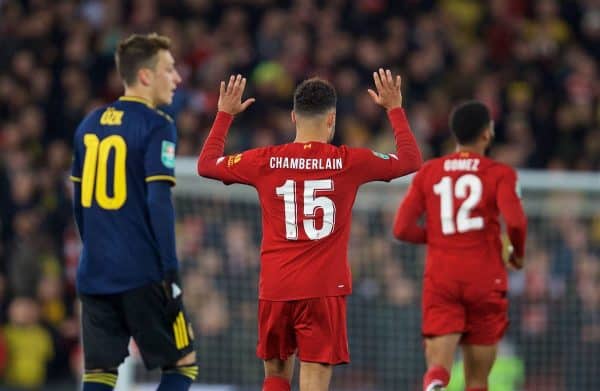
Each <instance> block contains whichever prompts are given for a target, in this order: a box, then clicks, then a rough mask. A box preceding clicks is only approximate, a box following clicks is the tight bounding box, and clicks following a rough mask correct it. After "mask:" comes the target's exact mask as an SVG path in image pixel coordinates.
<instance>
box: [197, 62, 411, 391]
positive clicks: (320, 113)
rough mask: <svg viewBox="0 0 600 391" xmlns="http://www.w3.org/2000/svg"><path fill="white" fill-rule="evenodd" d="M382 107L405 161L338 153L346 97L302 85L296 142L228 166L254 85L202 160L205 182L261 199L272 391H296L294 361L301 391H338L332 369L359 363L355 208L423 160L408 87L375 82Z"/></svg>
mask: <svg viewBox="0 0 600 391" xmlns="http://www.w3.org/2000/svg"><path fill="white" fill-rule="evenodd" d="M373 78H374V81H375V86H376V89H377V92H375V91H373V90H369V94H370V95H371V97H372V98H373V100H374V101H375V102H376V103H377V104H379V105H381V106H382V107H384V108H385V109H386V110H387V114H388V118H389V120H390V122H391V124H392V127H393V129H394V136H395V139H396V153H395V154H383V153H379V152H374V151H371V150H370V149H366V148H350V147H347V146H341V147H337V146H333V145H331V144H329V142H330V141H331V140H332V138H333V133H334V128H335V118H336V117H335V105H336V94H335V90H334V88H333V87H332V86H331V85H330V84H329V83H328V82H326V81H324V80H321V79H316V78H313V79H309V80H305V81H304V82H302V83H301V84H300V85H299V86H298V87H297V88H296V91H295V93H294V109H293V111H292V113H291V117H292V121H293V122H294V123H295V124H296V139H295V140H294V142H291V143H287V144H283V145H277V146H269V147H264V148H257V149H252V150H248V151H245V152H243V153H240V154H235V155H231V156H223V149H224V145H225V138H226V136H227V131H228V129H229V126H230V125H231V122H232V120H233V116H234V115H236V114H238V113H240V112H242V111H244V109H246V108H247V107H248V106H249V105H250V104H251V103H252V99H248V100H246V101H244V102H243V103H242V102H241V96H242V93H243V91H244V87H245V83H246V80H245V79H243V78H242V77H241V76H240V75H238V76H237V77H234V76H232V77H231V78H230V80H229V83H228V85H227V86H226V85H225V83H224V82H222V83H221V92H220V97H219V103H218V109H219V112H218V113H217V117H216V118H215V121H214V124H213V127H212V129H211V131H210V134H209V135H208V137H207V139H206V141H205V143H204V147H203V149H202V152H201V154H200V157H199V159H198V173H199V174H200V175H202V176H206V177H209V178H214V179H219V180H221V181H223V182H225V183H226V184H229V183H243V184H247V185H250V186H253V187H255V188H256V189H257V192H258V196H259V200H260V205H261V209H262V229H263V238H262V246H261V271H260V282H259V304H258V319H259V336H258V346H257V355H258V357H260V358H262V359H263V360H264V365H265V381H264V385H263V390H265V391H284V390H285V391H289V390H290V381H291V379H292V374H293V365H294V357H295V356H298V359H299V360H300V362H301V363H300V390H302V391H323V390H327V389H328V387H329V382H330V379H331V373H332V366H333V365H336V364H342V363H347V362H349V353H348V341H347V333H346V296H347V295H348V294H350V293H351V290H352V287H351V281H352V279H351V276H350V269H349V267H348V262H347V247H348V238H349V235H350V226H351V217H352V205H353V204H354V199H355V197H356V193H357V191H358V188H359V187H360V185H362V184H364V183H367V182H371V181H389V180H392V179H394V178H397V177H400V176H403V175H406V174H409V173H411V172H414V171H416V170H417V169H418V168H419V167H420V166H421V154H420V152H419V149H418V147H417V144H416V142H415V139H414V137H413V135H412V133H411V131H410V127H409V124H408V122H407V120H406V116H405V114H404V110H403V109H402V95H401V92H400V82H401V80H400V77H399V76H397V77H396V78H393V77H392V73H391V72H390V71H389V70H387V71H384V70H383V69H380V70H379V71H378V72H375V73H374V74H373Z"/></svg>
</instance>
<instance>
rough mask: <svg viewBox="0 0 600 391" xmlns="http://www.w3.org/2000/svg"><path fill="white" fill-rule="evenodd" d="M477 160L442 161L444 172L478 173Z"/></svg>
mask: <svg viewBox="0 0 600 391" xmlns="http://www.w3.org/2000/svg"><path fill="white" fill-rule="evenodd" d="M479 162H480V161H479V159H448V160H445V161H444V171H478V170H479Z"/></svg>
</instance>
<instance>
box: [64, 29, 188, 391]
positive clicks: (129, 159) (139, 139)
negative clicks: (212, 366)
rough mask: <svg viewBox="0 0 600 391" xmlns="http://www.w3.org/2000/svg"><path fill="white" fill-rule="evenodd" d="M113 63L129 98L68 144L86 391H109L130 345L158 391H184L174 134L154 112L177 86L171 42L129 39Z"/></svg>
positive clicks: (86, 123)
mask: <svg viewBox="0 0 600 391" xmlns="http://www.w3.org/2000/svg"><path fill="white" fill-rule="evenodd" d="M115 60H116V64H117V69H118V71H119V74H120V76H121V78H122V79H123V82H124V85H125V94H124V95H123V96H122V97H121V98H119V100H117V101H115V102H113V103H111V104H110V105H108V106H105V107H101V108H99V109H97V110H95V111H93V112H92V113H90V114H89V115H88V116H87V117H86V118H85V119H84V120H83V121H82V122H81V124H80V125H79V127H78V128H77V131H76V133H75V137H74V155H75V156H74V160H73V170H72V176H71V179H72V180H73V182H74V188H75V192H74V213H75V219H76V221H77V226H78V229H79V233H80V235H81V239H82V241H83V250H82V253H81V258H80V262H79V268H78V271H77V289H78V292H79V295H80V298H81V302H82V336H83V348H84V349H83V350H84V357H85V374H84V377H83V390H84V391H104V390H112V389H113V388H114V386H115V384H116V381H117V368H118V366H119V364H121V362H122V361H123V360H124V359H125V357H126V356H127V355H128V345H129V340H130V338H133V339H134V340H135V342H136V344H137V346H138V348H139V350H140V352H141V356H142V359H143V361H144V364H145V365H146V367H147V368H148V369H152V368H156V367H160V368H162V370H163V372H162V377H161V382H160V385H159V388H158V389H159V390H174V391H176V390H187V389H189V387H190V384H191V383H192V382H193V380H194V379H195V377H196V375H197V373H198V367H197V366H196V356H195V352H194V344H193V333H192V328H191V325H190V323H189V321H188V319H187V317H186V314H185V311H184V308H183V303H182V300H181V296H182V292H181V287H180V283H179V278H178V262H177V255H176V252H175V229H174V224H175V222H174V219H175V217H174V210H173V203H172V201H171V186H172V185H174V184H175V176H174V168H175V147H176V142H177V138H176V137H177V136H176V135H177V132H176V129H175V126H174V124H173V120H172V119H171V118H170V117H169V116H168V115H167V114H165V113H163V112H161V111H160V110H158V109H157V108H156V107H157V106H161V105H168V104H170V103H171V101H172V99H173V93H174V91H175V88H176V87H177V85H178V84H179V83H180V82H181V77H180V76H179V74H178V73H177V70H176V69H175V66H174V65H175V64H174V59H173V56H172V55H171V52H170V42H169V39H168V38H166V37H163V36H159V35H157V34H148V35H132V36H130V37H129V38H127V39H125V40H123V41H122V42H120V43H119V46H118V48H117V51H116V55H115Z"/></svg>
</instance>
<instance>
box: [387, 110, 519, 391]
mask: <svg viewBox="0 0 600 391" xmlns="http://www.w3.org/2000/svg"><path fill="white" fill-rule="evenodd" d="M450 127H451V130H452V133H453V134H454V137H455V139H456V142H457V144H458V146H457V150H456V152H455V153H452V154H450V155H447V156H444V157H441V158H438V159H433V160H430V161H429V162H427V163H426V164H424V165H423V167H422V168H421V169H420V170H419V172H418V173H417V174H416V175H415V177H414V179H413V182H412V184H411V186H410V189H409V191H408V194H407V195H406V197H405V198H404V200H403V201H402V203H401V205H400V208H399V210H398V213H397V215H396V219H395V222H394V236H395V237H396V238H398V239H400V240H404V241H407V242H412V243H426V244H427V261H426V266H425V275H424V283H423V304H422V309H423V326H422V327H423V337H424V338H425V356H426V360H427V368H428V370H427V373H426V374H425V376H424V379H423V389H424V390H426V391H432V390H443V389H444V387H445V386H446V385H447V384H448V381H449V378H450V375H449V371H450V368H451V366H452V361H453V358H454V353H455V350H456V347H457V345H458V344H459V343H461V344H462V347H463V354H464V365H465V379H466V384H467V391H481V390H487V378H488V375H489V372H490V370H491V368H492V365H493V363H494V360H495V357H496V345H497V343H498V341H499V340H500V339H501V338H502V336H503V335H504V331H505V330H506V327H507V326H508V317H507V308H508V303H507V298H506V289H507V272H506V267H505V264H504V262H503V259H502V244H501V240H500V231H501V229H500V222H499V219H498V215H499V214H502V217H503V218H504V222H505V224H506V230H507V234H508V237H509V239H510V242H511V244H512V253H511V255H510V259H508V263H509V264H510V265H512V267H514V268H521V267H522V266H523V254H524V249H525V236H526V230H527V219H526V217H525V214H524V213H523V208H522V206H521V201H520V191H519V189H518V183H517V176H516V173H515V170H513V169H512V168H511V167H509V166H507V165H505V164H502V163H498V162H496V161H494V160H492V159H489V158H487V157H485V156H484V154H485V151H486V149H487V148H488V146H489V145H490V143H491V141H492V139H493V137H494V128H493V121H491V119H490V114H489V111H488V109H487V108H486V107H485V106H484V105H483V104H481V103H479V102H476V101H469V102H465V103H463V104H461V105H459V106H458V107H456V108H455V109H454V111H453V113H452V115H451V119H450ZM423 214H424V215H425V223H424V225H420V224H419V220H420V218H421V216H422V215H423Z"/></svg>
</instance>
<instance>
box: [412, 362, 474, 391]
mask: <svg viewBox="0 0 600 391" xmlns="http://www.w3.org/2000/svg"><path fill="white" fill-rule="evenodd" d="M448 381H450V374H449V373H448V371H447V370H446V368H444V367H441V366H435V367H431V368H429V369H428V370H427V373H425V376H423V391H431V390H433V387H434V386H443V387H446V386H447V385H448ZM469 391H473V390H469Z"/></svg>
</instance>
